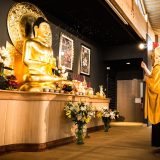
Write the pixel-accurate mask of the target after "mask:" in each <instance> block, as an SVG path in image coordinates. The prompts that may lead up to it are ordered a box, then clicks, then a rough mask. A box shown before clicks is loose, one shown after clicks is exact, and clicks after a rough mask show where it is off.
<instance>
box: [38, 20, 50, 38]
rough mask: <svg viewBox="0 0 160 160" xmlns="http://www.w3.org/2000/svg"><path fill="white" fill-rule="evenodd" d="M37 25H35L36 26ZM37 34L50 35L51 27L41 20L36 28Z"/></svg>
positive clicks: (44, 36)
mask: <svg viewBox="0 0 160 160" xmlns="http://www.w3.org/2000/svg"><path fill="white" fill-rule="evenodd" d="M36 27H37V26H36ZM36 32H37V35H38V36H41V37H43V38H46V37H48V36H49V35H50V33H51V29H50V26H49V24H48V23H46V22H42V23H41V24H40V25H39V28H38V27H37V29H36Z"/></svg>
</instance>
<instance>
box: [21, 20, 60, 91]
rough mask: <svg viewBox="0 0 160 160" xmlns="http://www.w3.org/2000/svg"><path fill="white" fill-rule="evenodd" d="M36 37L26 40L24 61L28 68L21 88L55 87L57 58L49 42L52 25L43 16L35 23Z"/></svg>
mask: <svg viewBox="0 0 160 160" xmlns="http://www.w3.org/2000/svg"><path fill="white" fill-rule="evenodd" d="M33 29H34V30H33V33H34V38H28V39H26V40H25V41H24V45H23V55H22V61H23V63H24V65H25V66H26V68H27V72H26V73H25V74H24V75H23V85H22V86H21V87H20V90H25V91H26V90H27V91H42V90H43V88H45V87H49V88H51V89H53V88H54V83H53V82H55V81H56V80H60V78H59V77H58V76H55V75H53V73H52V70H53V69H54V68H55V67H56V59H55V58H54V56H53V50H52V47H51V45H49V44H48V43H47V42H48V41H47V38H48V36H49V33H51V31H50V25H49V24H48V22H47V21H46V20H44V19H43V18H42V17H39V18H38V19H37V20H36V21H35V23H34V25H33Z"/></svg>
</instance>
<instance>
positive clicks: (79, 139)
mask: <svg viewBox="0 0 160 160" xmlns="http://www.w3.org/2000/svg"><path fill="white" fill-rule="evenodd" d="M83 127H84V125H83V124H77V129H76V130H75V134H76V143H77V144H84V130H83Z"/></svg>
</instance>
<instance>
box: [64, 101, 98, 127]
mask: <svg viewBox="0 0 160 160" xmlns="http://www.w3.org/2000/svg"><path fill="white" fill-rule="evenodd" d="M64 110H65V111H66V116H67V117H68V118H71V119H72V121H73V122H74V123H75V124H82V125H83V124H87V123H88V122H90V120H91V118H92V117H94V116H95V110H94V109H93V107H92V106H90V105H87V104H85V103H84V102H78V103H72V102H68V103H67V104H66V105H65V108H64Z"/></svg>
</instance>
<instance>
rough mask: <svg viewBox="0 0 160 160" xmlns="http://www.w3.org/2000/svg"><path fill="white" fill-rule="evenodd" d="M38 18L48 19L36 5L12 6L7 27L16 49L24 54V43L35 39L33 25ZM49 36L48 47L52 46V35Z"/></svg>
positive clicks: (22, 4) (18, 4) (23, 3)
mask: <svg viewBox="0 0 160 160" xmlns="http://www.w3.org/2000/svg"><path fill="white" fill-rule="evenodd" d="M38 17H43V18H44V19H45V20H47V19H46V17H45V16H44V14H43V13H42V11H41V10H40V9H39V8H37V7H36V6H35V5H33V4H31V3H28V2H22V3H16V4H15V5H13V6H12V8H11V9H10V11H9V13H8V18H7V27H8V32H9V36H10V39H11V41H12V43H13V45H14V46H15V48H16V49H17V50H18V51H19V52H20V53H22V47H23V41H24V40H25V39H26V38H33V37H34V36H33V24H34V22H35V20H36V19H37V18H38ZM49 32H50V34H49V36H48V39H47V42H48V45H49V46H51V44H52V33H51V30H49Z"/></svg>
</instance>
